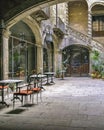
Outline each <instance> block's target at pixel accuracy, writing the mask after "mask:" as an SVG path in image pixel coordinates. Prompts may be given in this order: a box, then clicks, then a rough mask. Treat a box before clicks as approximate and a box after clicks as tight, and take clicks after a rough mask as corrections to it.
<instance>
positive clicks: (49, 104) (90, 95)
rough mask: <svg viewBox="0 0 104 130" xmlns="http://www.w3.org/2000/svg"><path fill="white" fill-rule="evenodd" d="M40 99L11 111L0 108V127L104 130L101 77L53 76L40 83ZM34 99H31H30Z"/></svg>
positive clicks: (2, 129) (13, 129)
mask: <svg viewBox="0 0 104 130" xmlns="http://www.w3.org/2000/svg"><path fill="white" fill-rule="evenodd" d="M44 88H45V89H46V90H45V91H43V93H42V97H43V102H40V101H39V103H38V104H34V105H33V106H30V107H28V108H27V107H20V103H19V102H18V101H17V104H16V107H15V109H14V110H17V109H20V110H21V113H18V114H17V113H9V112H13V106H12V102H11V101H10V99H8V100H7V102H9V103H10V107H9V108H6V107H5V108H3V109H0V130H104V81H103V80H101V79H91V78H90V77H82V78H80V77H65V79H64V80H61V79H55V84H54V85H50V86H44ZM34 103H35V101H34Z"/></svg>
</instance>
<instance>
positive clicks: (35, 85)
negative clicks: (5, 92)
mask: <svg viewBox="0 0 104 130" xmlns="http://www.w3.org/2000/svg"><path fill="white" fill-rule="evenodd" d="M39 74H40V73H38V74H37V77H38V75H39ZM29 78H30V77H29ZM29 81H30V82H29V84H30V87H29V88H30V90H32V91H33V93H34V94H37V104H38V99H39V94H40V100H41V102H42V89H43V87H41V86H40V82H41V81H40V79H39V78H35V79H33V80H32V79H31V78H30V79H29Z"/></svg>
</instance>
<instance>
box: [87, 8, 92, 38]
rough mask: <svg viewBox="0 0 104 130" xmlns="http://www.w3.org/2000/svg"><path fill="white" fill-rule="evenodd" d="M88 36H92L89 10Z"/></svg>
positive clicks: (89, 12)
mask: <svg viewBox="0 0 104 130" xmlns="http://www.w3.org/2000/svg"><path fill="white" fill-rule="evenodd" d="M88 36H89V37H92V15H91V10H89V11H88Z"/></svg>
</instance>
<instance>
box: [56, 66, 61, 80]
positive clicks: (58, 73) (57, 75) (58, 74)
mask: <svg viewBox="0 0 104 130" xmlns="http://www.w3.org/2000/svg"><path fill="white" fill-rule="evenodd" d="M59 77H60V69H59V68H57V70H56V78H59Z"/></svg>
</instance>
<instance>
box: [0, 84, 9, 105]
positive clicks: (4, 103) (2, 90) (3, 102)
mask: <svg viewBox="0 0 104 130" xmlns="http://www.w3.org/2000/svg"><path fill="white" fill-rule="evenodd" d="M1 93H2V95H1V96H2V101H1V102H0V104H2V105H6V106H7V107H9V105H8V104H7V103H6V102H5V101H4V86H2V89H1Z"/></svg>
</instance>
